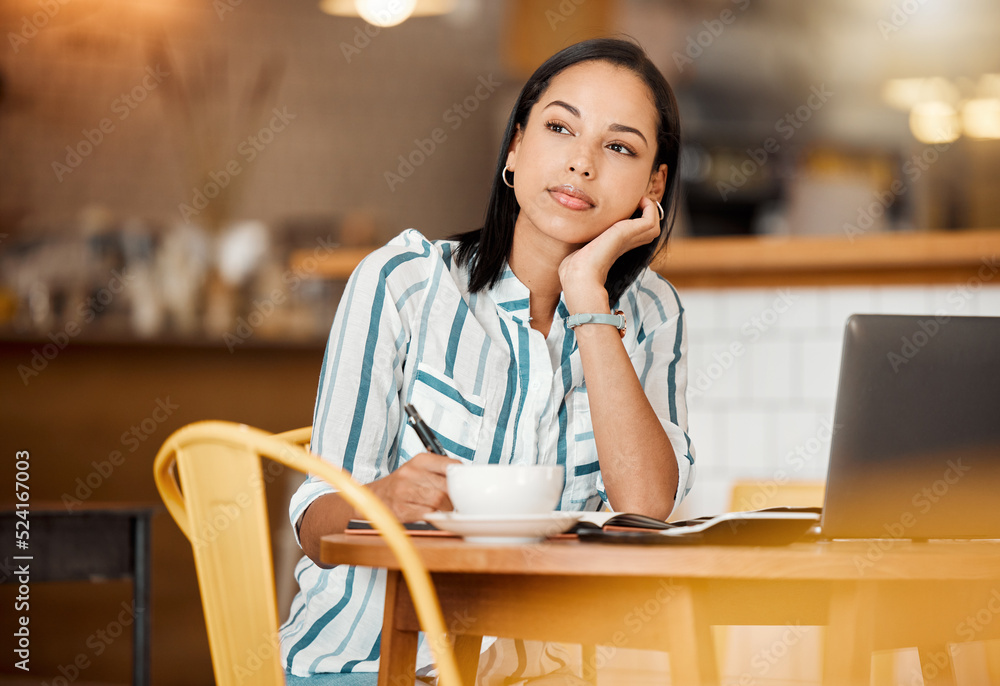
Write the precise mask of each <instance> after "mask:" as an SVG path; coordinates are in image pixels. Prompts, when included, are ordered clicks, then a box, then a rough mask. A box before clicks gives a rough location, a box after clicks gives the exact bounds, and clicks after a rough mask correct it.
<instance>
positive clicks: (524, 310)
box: [490, 265, 531, 321]
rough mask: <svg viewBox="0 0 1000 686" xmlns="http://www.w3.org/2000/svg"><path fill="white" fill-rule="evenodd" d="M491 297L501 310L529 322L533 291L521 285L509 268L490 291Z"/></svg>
mask: <svg viewBox="0 0 1000 686" xmlns="http://www.w3.org/2000/svg"><path fill="white" fill-rule="evenodd" d="M490 297H491V298H493V302H495V303H496V304H497V307H499V308H500V309H502V310H504V311H506V312H509V313H510V314H511V315H512V316H514V317H516V318H518V319H521V320H523V321H528V316H529V314H530V312H531V302H530V300H529V298H530V297H531V291H529V290H528V287H527V286H525V285H524V284H523V283H521V281H520V279H518V278H517V277H516V276H515V275H514V272H513V271H511V268H510V267H509V266H506V265H505V266H504V268H503V274H501V275H500V281H498V282H497V285H496V286H494V287H493V288H491V289H490Z"/></svg>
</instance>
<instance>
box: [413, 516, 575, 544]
mask: <svg viewBox="0 0 1000 686" xmlns="http://www.w3.org/2000/svg"><path fill="white" fill-rule="evenodd" d="M579 518H580V513H579V512H559V511H557V512H548V513H545V514H537V515H506V516H499V517H497V516H493V515H462V514H458V513H456V512H431V513H429V514H427V515H425V516H424V519H425V520H426V521H428V522H430V523H431V524H433V525H434V526H436V527H437V528H438V529H442V530H444V531H448V532H450V533H453V534H458V535H459V536H461V537H462V538H464V539H465V540H467V541H468V542H470V543H481V544H484V545H518V544H522V543H536V542H538V541H541V540H543V539H544V538H545V537H546V536H555V535H556V534H561V533H563V532H564V531H566V530H567V529H570V528H571V527H572V526H573V525H574V524H576V522H577V520H578V519H579Z"/></svg>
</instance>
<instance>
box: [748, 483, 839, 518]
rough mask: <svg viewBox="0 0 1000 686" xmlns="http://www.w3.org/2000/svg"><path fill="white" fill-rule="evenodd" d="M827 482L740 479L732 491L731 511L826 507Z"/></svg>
mask: <svg viewBox="0 0 1000 686" xmlns="http://www.w3.org/2000/svg"><path fill="white" fill-rule="evenodd" d="M825 488H826V483H825V482H823V481H784V482H782V483H778V482H777V481H776V480H774V479H771V480H768V481H737V482H736V483H734V484H733V490H732V492H731V493H730V502H729V509H730V511H731V512H746V511H748V510H763V509H764V508H768V507H823V493H824V491H825Z"/></svg>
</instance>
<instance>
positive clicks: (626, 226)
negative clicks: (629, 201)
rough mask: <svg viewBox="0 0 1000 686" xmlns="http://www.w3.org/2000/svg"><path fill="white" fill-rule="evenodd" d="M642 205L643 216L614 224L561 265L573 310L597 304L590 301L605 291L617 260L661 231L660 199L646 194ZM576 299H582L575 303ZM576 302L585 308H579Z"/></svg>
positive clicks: (570, 255) (561, 281) (562, 276)
mask: <svg viewBox="0 0 1000 686" xmlns="http://www.w3.org/2000/svg"><path fill="white" fill-rule="evenodd" d="M639 207H641V208H642V216H641V217H639V218H638V219H623V220H621V221H620V222H617V223H615V224H612V225H611V226H610V227H609V228H608V229H607V230H606V231H605V232H604V233H602V234H601V235H599V236H598V237H597V238H595V239H594V240H592V241H590V242H589V243H587V244H586V245H585V246H583V247H582V248H580V249H579V250H576V251H574V252H572V253H570V254H569V255H567V256H566V258H565V259H563V261H562V263H561V264H560V265H559V281H560V283H561V284H562V288H563V293H564V294H565V296H566V305H567V306H568V307H569V309H570V312H572V313H574V314H575V313H578V312H584V311H586V312H590V311H593V310H592V309H591V308H593V307H594V305H592V304H589V303H590V302H591V301H592V300H593V298H594V295H595V293H599V292H600V291H604V282H605V281H606V280H607V278H608V271H609V270H610V269H611V265H613V264H614V263H615V260H617V259H618V258H619V257H621V256H622V255H624V254H625V253H626V252H628V251H629V250H632V249H633V248H638V247H639V246H640V245H645V244H647V243H649V242H650V241H653V240H655V239H656V237H657V236H659V235H660V223H659V220H658V217H659V215H658V214H657V211H656V203H654V202H653V201H652V200H650V199H649V198H647V197H646V196H643V197H642V199H641V200H640V201H639ZM604 295H605V298H604V303H605V305H604V307H605V308H607V292H606V291H605V292H604ZM574 300H578V301H579V302H578V303H574ZM575 305H578V306H579V308H581V309H576V307H575Z"/></svg>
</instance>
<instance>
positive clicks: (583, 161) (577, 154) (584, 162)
mask: <svg viewBox="0 0 1000 686" xmlns="http://www.w3.org/2000/svg"><path fill="white" fill-rule="evenodd" d="M567 168H568V169H569V171H570V172H572V173H575V174H579V175H580V176H582V177H584V178H587V179H592V178H594V176H596V172H597V169H596V168H595V166H594V158H593V156H592V154H591V152H590V150H589V149H588V148H587V146H586V145H585V144H584V143H582V142H581V144H580V145H577V146H576V147H575V149H574V150H573V153H572V154H571V155H570V158H569V161H568V162H567Z"/></svg>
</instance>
